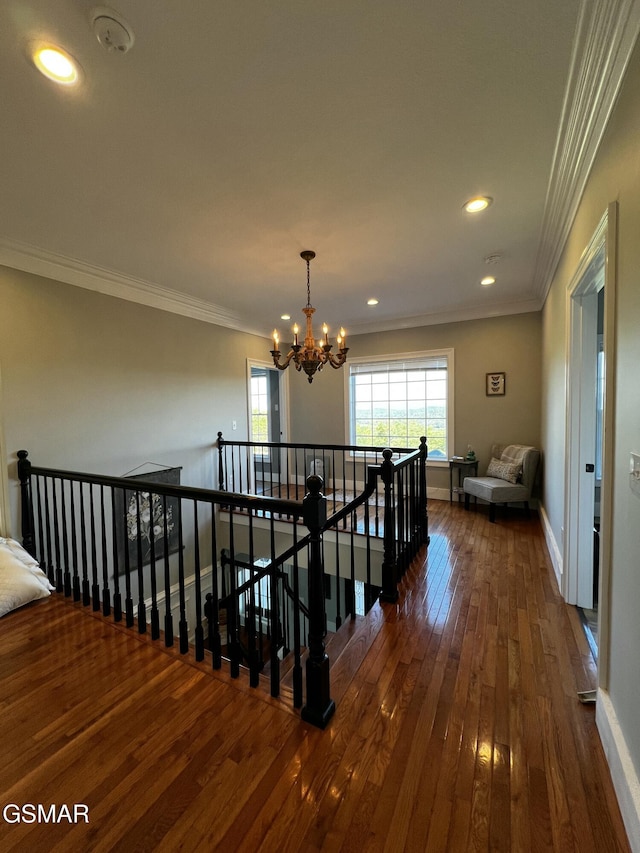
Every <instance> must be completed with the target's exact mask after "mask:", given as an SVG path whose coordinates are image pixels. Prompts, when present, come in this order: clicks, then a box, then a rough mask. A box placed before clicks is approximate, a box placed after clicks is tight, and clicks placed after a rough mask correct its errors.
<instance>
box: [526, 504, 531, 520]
mask: <svg viewBox="0 0 640 853" xmlns="http://www.w3.org/2000/svg"><path fill="white" fill-rule="evenodd" d="M524 508H525V509H526V511H527V518H531V510H530V509H529V501H525V502H524Z"/></svg>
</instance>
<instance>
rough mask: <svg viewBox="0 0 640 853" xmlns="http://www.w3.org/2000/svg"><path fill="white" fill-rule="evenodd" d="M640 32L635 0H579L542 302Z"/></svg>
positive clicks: (546, 234)
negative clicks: (580, 0)
mask: <svg viewBox="0 0 640 853" xmlns="http://www.w3.org/2000/svg"><path fill="white" fill-rule="evenodd" d="M639 32H640V0H583V2H582V4H581V7H580V14H579V18H578V24H577V28H576V35H575V39H574V44H573V52H572V56H571V63H570V69H569V76H568V82H567V88H566V91H565V97H564V103H563V107H562V116H561V120H560V127H559V130H558V136H557V139H556V147H555V152H554V156H553V162H552V166H551V175H550V178H549V185H548V189H547V198H546V203H545V211H544V215H543V220H542V229H541V236H540V246H539V249H538V257H537V260H536V268H535V273H534V290H535V292H536V293H537V294H539V296H540V300H541V302H542V303H544V300H545V299H546V297H547V294H548V292H549V288H550V287H551V283H552V281H553V276H554V275H555V272H556V269H557V267H558V263H559V262H560V257H561V255H562V252H563V250H564V247H565V244H566V241H567V239H568V237H569V232H570V230H571V227H572V225H573V221H574V219H575V216H576V213H577V210H578V206H579V204H580V201H581V199H582V194H583V192H584V188H585V185H586V183H587V180H588V178H589V174H590V172H591V168H592V166H593V162H594V160H595V157H596V154H597V152H598V148H599V147H600V143H601V141H602V137H603V135H604V132H605V130H606V127H607V123H608V121H609V117H610V115H611V112H612V110H613V106H614V104H615V101H616V98H617V96H618V92H619V91H620V87H621V85H622V80H623V77H624V73H625V71H626V68H627V65H628V62H629V59H630V57H631V53H632V51H633V48H634V46H635V43H636V40H637V37H638V33H639Z"/></svg>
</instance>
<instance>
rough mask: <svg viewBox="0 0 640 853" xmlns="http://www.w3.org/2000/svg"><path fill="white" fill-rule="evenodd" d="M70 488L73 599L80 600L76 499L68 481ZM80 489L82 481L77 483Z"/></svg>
mask: <svg viewBox="0 0 640 853" xmlns="http://www.w3.org/2000/svg"><path fill="white" fill-rule="evenodd" d="M69 486H70V488H71V561H72V563H73V600H74V601H80V598H81V594H80V575H79V573H78V524H77V519H76V499H75V488H74V484H73V482H70V483H69ZM78 488H79V489H82V483H78Z"/></svg>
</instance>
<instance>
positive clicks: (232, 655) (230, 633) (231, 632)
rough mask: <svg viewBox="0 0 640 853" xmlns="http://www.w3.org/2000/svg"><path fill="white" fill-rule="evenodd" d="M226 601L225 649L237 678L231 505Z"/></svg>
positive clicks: (236, 600)
mask: <svg viewBox="0 0 640 853" xmlns="http://www.w3.org/2000/svg"><path fill="white" fill-rule="evenodd" d="M223 594H224V592H223ZM227 601H228V604H227V649H228V653H229V663H230V670H231V677H232V678H237V677H238V676H239V675H240V648H239V646H238V629H239V625H238V622H239V617H240V613H239V609H240V608H239V606H238V596H237V593H236V554H235V535H234V526H233V507H232V506H230V507H229V594H228V598H227Z"/></svg>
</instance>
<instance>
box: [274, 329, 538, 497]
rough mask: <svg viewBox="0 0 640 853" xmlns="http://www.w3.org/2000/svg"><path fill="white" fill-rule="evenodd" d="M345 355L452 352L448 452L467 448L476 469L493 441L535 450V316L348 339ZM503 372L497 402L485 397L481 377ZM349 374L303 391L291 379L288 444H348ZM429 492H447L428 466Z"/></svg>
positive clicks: (324, 377)
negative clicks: (501, 394) (452, 414)
mask: <svg viewBox="0 0 640 853" xmlns="http://www.w3.org/2000/svg"><path fill="white" fill-rule="evenodd" d="M349 346H350V354H351V355H352V356H358V357H361V356H380V355H387V354H393V353H400V352H416V351H420V350H436V349H441V348H445V347H446V348H453V350H454V362H455V368H454V373H455V392H454V394H455V399H454V407H455V436H454V444H455V446H454V448H453V450H454V452H455V453H459V454H462V453H466V450H467V445H468V444H471V445H472V446H473V448H474V450H475V451H476V454H477V456H478V458H479V459H480V463H481V470H482V465H485V466H486V464H487V463H488V461H489V450H490V447H491V444H492V443H494V442H504V443H510V442H513V443H519V444H533V445H535V446H537V447H539V446H540V382H541V317H540V314H538V313H528V314H516V315H513V316H510V317H493V318H490V319H487V320H468V321H465V322H461V323H447V324H443V325H440V326H424V327H422V328H416V329H404V330H402V331H396V332H382V333H376V334H368V335H353V336H351V337H350V339H349ZM492 371H504V372H505V373H506V374H507V383H506V389H507V393H506V394H505V396H504V397H487V396H486V394H485V376H486V374H487V373H490V372H492ZM347 376H348V371H346V370H345V369H344V368H343V369H342V370H338V371H333V370H327V371H324V372H323V373H322V374H321V375H320V376H318V377H317V378H316V379H314V381H313V384H312V385H309V383H308V382H307V381H306V379H305V378H304V377H302V376H298V375H294V376H291V378H290V393H291V439H292V441H307V440H308V441H317V442H322V441H326V442H328V443H335V444H339V443H342V442H345V441H347V440H348V436H347V425H346V411H345V382H346V378H347ZM429 487H430V488H431V489H434V488H435V489H446V490H447V493H448V489H449V472H448V468H447V467H445V468H442V467H435V466H430V469H429Z"/></svg>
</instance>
